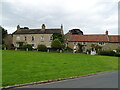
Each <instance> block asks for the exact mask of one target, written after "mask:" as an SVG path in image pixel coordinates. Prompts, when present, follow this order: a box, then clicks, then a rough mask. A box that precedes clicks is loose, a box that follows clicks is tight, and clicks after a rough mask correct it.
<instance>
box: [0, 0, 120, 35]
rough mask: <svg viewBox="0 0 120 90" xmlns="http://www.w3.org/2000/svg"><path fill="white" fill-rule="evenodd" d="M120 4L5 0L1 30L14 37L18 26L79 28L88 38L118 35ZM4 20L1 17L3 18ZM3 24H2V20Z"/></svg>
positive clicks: (109, 0)
mask: <svg viewBox="0 0 120 90" xmlns="http://www.w3.org/2000/svg"><path fill="white" fill-rule="evenodd" d="M118 1H119V0H2V18H0V19H2V22H0V24H1V26H2V27H4V28H5V29H7V30H8V32H9V33H13V32H14V31H15V30H16V26H17V25H18V24H19V25H20V26H21V27H29V28H37V29H38V28H41V25H42V24H43V23H44V24H45V25H46V28H60V25H61V24H63V26H64V33H67V32H68V31H69V30H70V29H73V28H79V29H81V30H82V31H83V32H84V34H104V33H105V31H106V30H108V31H109V34H118ZM0 17H1V15H0ZM0 21H1V20H0Z"/></svg>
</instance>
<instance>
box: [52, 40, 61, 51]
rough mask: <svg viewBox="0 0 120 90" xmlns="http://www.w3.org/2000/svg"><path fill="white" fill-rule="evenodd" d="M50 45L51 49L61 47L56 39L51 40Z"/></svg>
mask: <svg viewBox="0 0 120 90" xmlns="http://www.w3.org/2000/svg"><path fill="white" fill-rule="evenodd" d="M51 47H52V48H53V49H62V44H61V42H60V41H59V40H58V39H55V40H53V41H52V44H51Z"/></svg>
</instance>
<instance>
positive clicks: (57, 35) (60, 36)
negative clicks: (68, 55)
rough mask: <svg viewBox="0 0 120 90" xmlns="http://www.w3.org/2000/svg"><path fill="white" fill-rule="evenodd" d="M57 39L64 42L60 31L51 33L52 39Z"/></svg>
mask: <svg viewBox="0 0 120 90" xmlns="http://www.w3.org/2000/svg"><path fill="white" fill-rule="evenodd" d="M55 39H58V40H59V41H60V42H61V43H64V36H63V35H62V34H60V33H54V34H53V40H55Z"/></svg>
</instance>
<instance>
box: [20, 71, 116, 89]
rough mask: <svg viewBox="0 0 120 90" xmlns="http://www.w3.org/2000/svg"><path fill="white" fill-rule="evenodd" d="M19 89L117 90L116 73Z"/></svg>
mask: <svg viewBox="0 0 120 90" xmlns="http://www.w3.org/2000/svg"><path fill="white" fill-rule="evenodd" d="M21 88H118V71H109V72H104V73H100V74H98V75H93V76H88V77H80V78H76V79H71V80H64V81H58V82H52V83H48V84H39V85H33V86H24V87H21Z"/></svg>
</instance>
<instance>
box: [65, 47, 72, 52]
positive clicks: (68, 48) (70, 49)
mask: <svg viewBox="0 0 120 90" xmlns="http://www.w3.org/2000/svg"><path fill="white" fill-rule="evenodd" d="M64 50H65V51H73V49H72V48H70V47H66V48H65V49H64Z"/></svg>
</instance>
